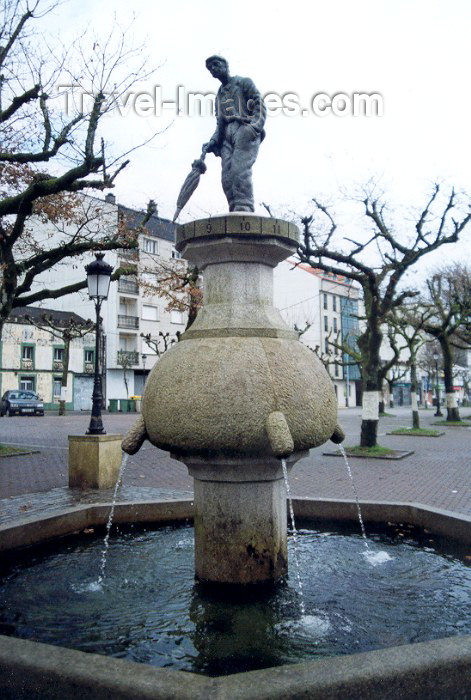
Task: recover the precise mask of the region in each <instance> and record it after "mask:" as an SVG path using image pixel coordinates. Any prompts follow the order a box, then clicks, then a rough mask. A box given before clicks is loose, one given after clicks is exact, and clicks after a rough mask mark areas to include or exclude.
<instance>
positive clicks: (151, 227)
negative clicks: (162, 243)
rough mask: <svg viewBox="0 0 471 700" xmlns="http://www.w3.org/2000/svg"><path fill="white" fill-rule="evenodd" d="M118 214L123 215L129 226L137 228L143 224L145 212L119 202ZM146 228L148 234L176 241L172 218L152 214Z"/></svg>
mask: <svg viewBox="0 0 471 700" xmlns="http://www.w3.org/2000/svg"><path fill="white" fill-rule="evenodd" d="M118 215H121V216H123V217H124V218H125V220H126V222H127V224H128V225H129V226H131V227H132V228H137V227H138V226H141V225H142V219H143V217H144V212H142V211H137V210H136V209H130V208H129V207H124V206H123V205H122V204H118ZM145 229H146V233H147V235H150V236H154V237H155V238H163V239H165V240H166V241H171V242H172V243H174V242H175V224H174V223H173V222H172V221H170V219H162V218H160V216H157V215H156V214H152V216H151V217H150V219H149V221H148V222H147V223H146V225H145Z"/></svg>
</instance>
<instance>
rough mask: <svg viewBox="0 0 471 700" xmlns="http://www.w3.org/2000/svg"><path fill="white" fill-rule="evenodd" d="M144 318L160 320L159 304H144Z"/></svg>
mask: <svg viewBox="0 0 471 700" xmlns="http://www.w3.org/2000/svg"><path fill="white" fill-rule="evenodd" d="M142 318H143V319H145V320H146V321H158V320H159V308H158V307H157V306H149V305H148V304H143V305H142Z"/></svg>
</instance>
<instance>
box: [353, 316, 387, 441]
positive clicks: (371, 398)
mask: <svg viewBox="0 0 471 700" xmlns="http://www.w3.org/2000/svg"><path fill="white" fill-rule="evenodd" d="M382 338H383V336H382V333H381V331H380V329H379V326H378V323H377V322H376V317H370V323H369V326H368V328H367V330H366V331H365V332H364V333H363V334H362V335H361V336H360V337H359V338H358V341H357V342H358V347H359V348H360V351H361V355H362V380H363V397H362V409H363V410H362V421H361V437H360V446H361V447H375V446H376V445H377V435H378V419H379V415H378V409H379V400H380V397H381V385H382V377H381V376H380V368H381V359H380V354H379V352H380V348H381V341H382ZM383 408H384V404H383Z"/></svg>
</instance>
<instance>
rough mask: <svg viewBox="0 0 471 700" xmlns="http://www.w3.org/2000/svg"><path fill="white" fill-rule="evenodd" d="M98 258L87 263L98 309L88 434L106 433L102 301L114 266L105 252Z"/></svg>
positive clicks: (106, 296) (89, 285) (97, 255)
mask: <svg viewBox="0 0 471 700" xmlns="http://www.w3.org/2000/svg"><path fill="white" fill-rule="evenodd" d="M95 257H96V260H94V261H93V262H91V263H90V264H89V265H86V267H85V272H86V273H87V283H88V296H89V297H90V299H92V300H93V301H94V302H95V309H96V332H95V378H94V382H93V394H92V401H93V404H92V415H91V418H90V425H89V427H88V430H87V435H105V434H106V431H105V429H104V428H103V422H102V420H101V406H102V403H103V391H102V385H101V374H100V371H99V365H100V363H99V353H100V310H101V304H102V302H103V301H104V300H105V299H107V298H108V292H109V289H110V281H111V273H112V272H113V268H112V266H111V265H108V263H106V262H105V261H104V260H103V258H104V253H96V254H95Z"/></svg>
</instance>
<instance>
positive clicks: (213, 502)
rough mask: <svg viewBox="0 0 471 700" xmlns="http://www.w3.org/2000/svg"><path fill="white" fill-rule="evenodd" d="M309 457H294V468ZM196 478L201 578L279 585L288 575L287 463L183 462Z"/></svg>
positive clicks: (248, 460)
mask: <svg viewBox="0 0 471 700" xmlns="http://www.w3.org/2000/svg"><path fill="white" fill-rule="evenodd" d="M304 454H305V453H302V454H299V455H292V456H291V457H290V458H289V460H287V461H288V463H289V466H290V467H291V466H292V465H293V463H294V462H296V461H297V459H299V458H300V457H301V456H304ZM181 461H184V462H185V464H186V465H187V467H188V471H189V473H190V475H191V476H193V477H194V480H195V481H194V504H195V505H194V508H195V515H194V522H195V573H196V577H197V578H198V579H199V580H200V581H202V582H206V583H213V584H232V585H246V584H262V583H265V584H266V583H273V582H275V581H277V580H279V579H280V578H282V577H283V576H285V575H286V574H287V572H288V553H287V513H286V487H285V483H284V480H283V471H282V467H281V462H280V460H278V459H275V458H272V457H266V458H264V457H260V458H252V457H250V458H249V457H248V458H239V459H237V458H224V457H220V458H204V459H203V458H201V457H184V458H181Z"/></svg>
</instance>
